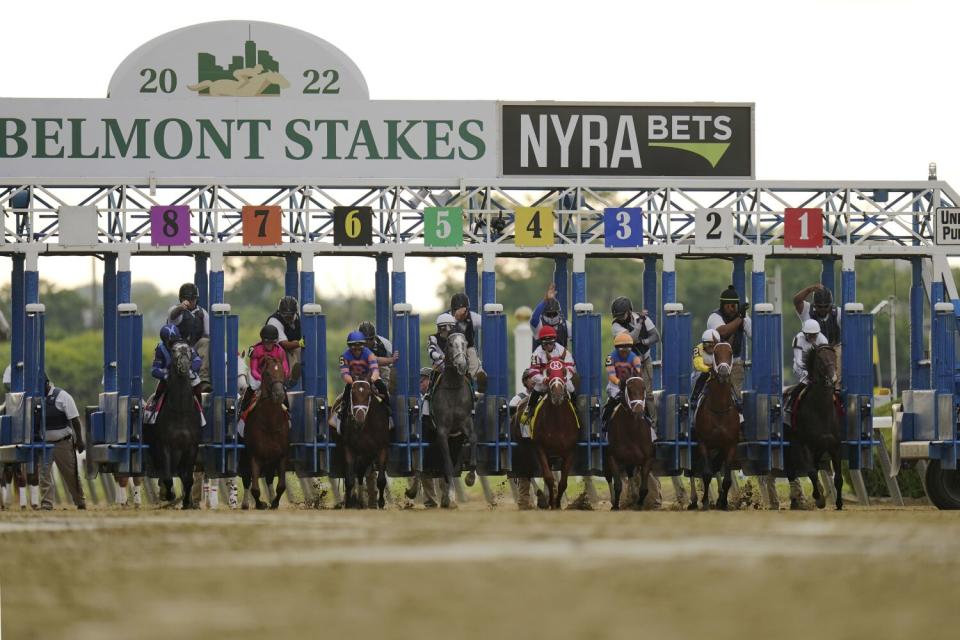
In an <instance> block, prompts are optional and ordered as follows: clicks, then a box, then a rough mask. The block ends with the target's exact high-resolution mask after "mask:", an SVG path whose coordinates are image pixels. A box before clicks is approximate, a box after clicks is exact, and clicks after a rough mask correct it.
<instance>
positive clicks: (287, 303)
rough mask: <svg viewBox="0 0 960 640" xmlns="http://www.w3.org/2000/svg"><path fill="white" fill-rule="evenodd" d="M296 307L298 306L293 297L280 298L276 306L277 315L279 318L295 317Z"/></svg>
mask: <svg viewBox="0 0 960 640" xmlns="http://www.w3.org/2000/svg"><path fill="white" fill-rule="evenodd" d="M298 306H299V304H298V303H297V299H296V298H294V297H293V296H283V297H282V298H280V302H279V304H277V313H279V314H280V315H281V316H290V317H291V318H292V317H293V316H294V315H296V313H297V307H298Z"/></svg>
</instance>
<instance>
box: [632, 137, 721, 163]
mask: <svg viewBox="0 0 960 640" xmlns="http://www.w3.org/2000/svg"><path fill="white" fill-rule="evenodd" d="M649 145H650V146H651V147H665V148H667V149H679V150H681V151H689V152H690V153H695V154H696V155H698V156H700V157H701V158H703V159H704V160H706V161H707V162H709V163H710V166H712V167H713V168H714V169H716V168H717V165H718V164H719V163H720V160H721V159H722V158H723V154H725V153H726V152H727V149H729V148H730V143H729V142H650V143H649Z"/></svg>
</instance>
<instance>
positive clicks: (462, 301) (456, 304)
mask: <svg viewBox="0 0 960 640" xmlns="http://www.w3.org/2000/svg"><path fill="white" fill-rule="evenodd" d="M464 307H466V308H467V309H469V308H470V298H468V297H467V294H465V293H462V292H461V293H455V294H453V297H452V298H450V310H451V311H456V310H457V309H462V308H464Z"/></svg>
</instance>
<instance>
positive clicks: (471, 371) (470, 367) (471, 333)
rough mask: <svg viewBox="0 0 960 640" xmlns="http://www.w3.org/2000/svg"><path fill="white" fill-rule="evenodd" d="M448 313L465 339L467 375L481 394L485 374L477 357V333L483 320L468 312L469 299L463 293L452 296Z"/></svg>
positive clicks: (474, 313) (477, 315)
mask: <svg viewBox="0 0 960 640" xmlns="http://www.w3.org/2000/svg"><path fill="white" fill-rule="evenodd" d="M448 313H449V314H450V315H452V316H453V319H454V320H455V321H456V323H457V325H456V327H455V330H456V331H459V332H460V333H462V334H463V335H464V337H465V338H466V339H467V374H468V375H469V376H470V379H471V380H474V381H476V382H477V387H478V389H479V390H480V391H481V392H483V390H484V388H485V387H486V379H487V374H486V373H485V372H484V371H483V365H482V364H481V363H480V356H479V355H477V339H478V338H479V337H480V335H479V333H478V331H479V329H480V323H481V322H482V321H483V319H482V318H481V317H480V314H479V313H477V312H476V311H471V310H470V299H469V298H467V294H465V293H455V294H453V297H452V298H451V299H450V310H449V311H448Z"/></svg>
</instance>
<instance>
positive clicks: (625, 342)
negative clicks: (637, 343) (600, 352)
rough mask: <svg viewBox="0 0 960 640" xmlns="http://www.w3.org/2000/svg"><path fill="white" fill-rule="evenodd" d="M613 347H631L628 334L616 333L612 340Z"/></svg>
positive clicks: (631, 340) (630, 339)
mask: <svg viewBox="0 0 960 640" xmlns="http://www.w3.org/2000/svg"><path fill="white" fill-rule="evenodd" d="M613 346H615V347H632V346H633V338H631V337H630V334H629V333H627V332H626V331H624V332H623V333H618V334H617V335H616V336H615V337H614V339H613Z"/></svg>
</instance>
